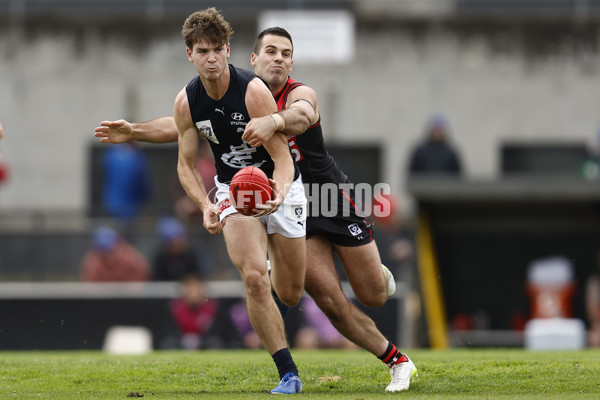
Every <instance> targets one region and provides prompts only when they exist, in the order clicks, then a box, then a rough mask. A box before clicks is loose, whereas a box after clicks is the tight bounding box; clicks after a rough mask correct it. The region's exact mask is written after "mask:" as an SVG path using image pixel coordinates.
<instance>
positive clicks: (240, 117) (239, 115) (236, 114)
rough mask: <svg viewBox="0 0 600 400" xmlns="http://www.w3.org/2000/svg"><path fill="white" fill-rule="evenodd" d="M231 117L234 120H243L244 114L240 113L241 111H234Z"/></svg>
mask: <svg viewBox="0 0 600 400" xmlns="http://www.w3.org/2000/svg"><path fill="white" fill-rule="evenodd" d="M231 119H232V120H234V121H243V120H244V114H242V113H239V112H234V113H233V114H231Z"/></svg>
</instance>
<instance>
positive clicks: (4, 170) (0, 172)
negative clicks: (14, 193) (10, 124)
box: [0, 123, 8, 183]
mask: <svg viewBox="0 0 600 400" xmlns="http://www.w3.org/2000/svg"><path fill="white" fill-rule="evenodd" d="M3 137H4V129H3V128H2V123H0V140H1V139H2V138H3ZM7 178H8V163H7V162H6V160H5V159H4V156H3V155H2V153H0V183H3V182H4V181H6V179H7Z"/></svg>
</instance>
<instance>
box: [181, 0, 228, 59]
mask: <svg viewBox="0 0 600 400" xmlns="http://www.w3.org/2000/svg"><path fill="white" fill-rule="evenodd" d="M181 35H182V36H183V39H184V40H185V45H186V46H187V47H188V49H190V50H191V49H192V48H193V47H194V44H195V43H197V42H198V41H199V40H200V39H206V40H207V41H208V42H210V43H212V44H215V45H217V46H222V45H224V44H227V43H229V39H230V38H231V36H232V35H233V28H232V27H231V25H230V24H229V22H227V21H226V20H225V18H223V15H221V13H220V12H219V11H217V9H216V8H214V7H210V8H207V9H206V10H201V11H196V12H195V13H193V14H190V15H189V16H188V17H187V18H186V20H185V22H184V23H183V28H182V29H181Z"/></svg>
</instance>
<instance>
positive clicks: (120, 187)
mask: <svg viewBox="0 0 600 400" xmlns="http://www.w3.org/2000/svg"><path fill="white" fill-rule="evenodd" d="M102 168H103V172H104V183H103V199H102V200H103V202H104V208H105V209H106V211H107V212H108V214H109V215H110V216H112V217H117V218H119V219H121V221H122V222H123V223H124V224H125V225H126V226H128V225H130V223H131V222H132V221H133V220H134V219H135V218H137V217H138V216H139V215H140V213H141V210H142V207H143V206H144V204H145V203H146V202H147V201H148V199H149V198H150V192H151V178H150V168H149V163H148V159H147V156H146V153H145V152H144V151H143V150H142V149H141V148H140V147H139V145H138V144H137V143H136V142H135V141H133V140H131V141H129V142H125V143H122V144H119V145H115V146H111V147H110V148H109V149H108V150H106V152H105V153H104V157H103V159H102Z"/></svg>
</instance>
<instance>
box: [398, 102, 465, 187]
mask: <svg viewBox="0 0 600 400" xmlns="http://www.w3.org/2000/svg"><path fill="white" fill-rule="evenodd" d="M448 135H449V124H448V120H447V118H446V117H445V116H444V115H442V114H436V115H434V116H433V117H431V119H430V120H429V123H428V124H427V130H426V138H425V140H424V142H423V143H421V144H420V145H418V146H417V148H416V149H415V150H414V152H413V154H412V157H411V159H410V164H409V172H410V175H411V176H419V175H424V174H444V175H455V176H458V175H460V174H461V173H462V167H461V162H460V158H459V156H458V153H457V152H456V150H455V149H454V148H453V147H452V145H451V144H450V142H449V139H448Z"/></svg>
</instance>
